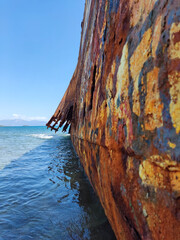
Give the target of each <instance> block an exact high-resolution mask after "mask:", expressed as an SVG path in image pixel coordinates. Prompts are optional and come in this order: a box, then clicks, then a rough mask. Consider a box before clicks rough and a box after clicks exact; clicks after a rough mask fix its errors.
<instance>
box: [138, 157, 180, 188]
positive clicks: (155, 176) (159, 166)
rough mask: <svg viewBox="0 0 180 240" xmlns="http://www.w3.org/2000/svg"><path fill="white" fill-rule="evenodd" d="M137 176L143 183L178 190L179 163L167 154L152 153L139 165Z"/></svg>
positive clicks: (179, 177)
mask: <svg viewBox="0 0 180 240" xmlns="http://www.w3.org/2000/svg"><path fill="white" fill-rule="evenodd" d="M139 176H140V178H141V180H142V183H143V184H144V185H149V186H153V187H154V188H155V189H157V188H163V189H167V190H173V191H177V192H180V181H179V179H180V164H179V163H177V162H175V161H172V160H171V159H170V157H169V156H167V157H166V158H163V157H162V156H160V155H153V156H151V157H150V158H148V159H146V160H145V161H144V162H142V163H141V164H140V166H139Z"/></svg>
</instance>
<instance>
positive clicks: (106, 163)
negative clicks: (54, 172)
mask: <svg viewBox="0 0 180 240" xmlns="http://www.w3.org/2000/svg"><path fill="white" fill-rule="evenodd" d="M179 58H180V8H179V2H178V1H176V0H174V1H171V0H161V1H160V0H152V1H144V0H137V1H132V0H128V1H127V0H126V1H125V0H121V1H119V0H115V1H112V0H109V1H107V0H101V1H95V0H86V4H85V12H84V19H83V22H82V34H81V45H80V51H79V58H78V64H77V68H76V70H75V73H74V75H73V77H72V80H71V82H70V85H69V87H68V89H67V91H66V93H65V95H64V97H63V99H62V101H61V103H60V105H59V106H58V108H57V110H56V112H55V114H54V115H53V117H52V118H51V119H50V121H49V122H48V124H47V126H49V127H51V128H52V129H55V130H58V128H59V126H60V127H61V126H62V125H63V124H65V125H64V130H66V128H67V126H68V125H69V124H70V125H71V127H70V133H71V139H72V142H73V144H74V146H75V149H76V151H77V153H78V155H79V157H80V160H81V162H82V164H83V166H84V169H85V172H86V174H87V175H88V177H89V180H90V182H91V184H92V185H93V187H94V189H95V191H96V192H97V194H98V196H99V198H100V200H101V203H102V205H103V207H104V209H105V212H106V215H107V217H108V219H109V221H110V223H111V225H112V228H113V230H114V232H115V234H116V237H117V239H127V240H129V239H157V240H159V239H168V240H169V239H180V227H179V226H180V148H179V147H180V146H179V145H180V138H179V133H180V100H179V96H180V59H179Z"/></svg>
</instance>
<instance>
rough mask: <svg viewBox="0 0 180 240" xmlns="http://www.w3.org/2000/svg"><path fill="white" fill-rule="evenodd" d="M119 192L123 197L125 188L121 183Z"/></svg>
mask: <svg viewBox="0 0 180 240" xmlns="http://www.w3.org/2000/svg"><path fill="white" fill-rule="evenodd" d="M120 190H121V193H122V195H123V196H124V195H126V189H125V187H124V185H123V184H122V183H121V186H120Z"/></svg>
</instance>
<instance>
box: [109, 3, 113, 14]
mask: <svg viewBox="0 0 180 240" xmlns="http://www.w3.org/2000/svg"><path fill="white" fill-rule="evenodd" d="M112 9H113V0H109V15H110V14H111V11H112Z"/></svg>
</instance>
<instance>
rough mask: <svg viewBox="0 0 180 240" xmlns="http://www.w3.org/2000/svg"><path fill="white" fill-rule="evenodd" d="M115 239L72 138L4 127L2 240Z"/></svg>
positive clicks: (0, 131) (0, 136)
mask: <svg viewBox="0 0 180 240" xmlns="http://www.w3.org/2000/svg"><path fill="white" fill-rule="evenodd" d="M32 239H33V240H36V239H37V240H41V239H43V240H46V239H52V240H71V239H73V240H96V239H97V240H114V239H115V237H114V234H113V232H112V230H111V227H110V225H109V223H108V221H107V218H106V216H105V214H104V211H103V209H102V207H101V205H100V202H99V200H98V198H97V196H96V194H95V193H94V191H93V189H92V187H91V185H90V183H89V181H88V179H87V177H86V176H85V173H84V171H83V168H82V166H81V164H80V162H79V159H78V157H77V155H76V153H75V151H74V148H73V146H72V143H71V140H70V136H69V135H68V134H62V133H60V132H59V133H56V134H55V133H53V132H51V131H50V130H47V129H46V127H0V240H32Z"/></svg>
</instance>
